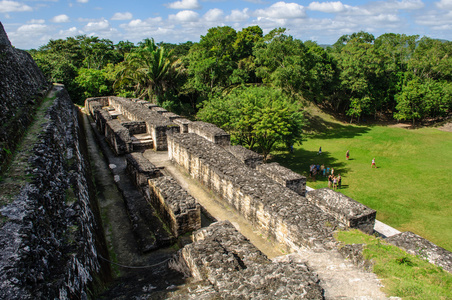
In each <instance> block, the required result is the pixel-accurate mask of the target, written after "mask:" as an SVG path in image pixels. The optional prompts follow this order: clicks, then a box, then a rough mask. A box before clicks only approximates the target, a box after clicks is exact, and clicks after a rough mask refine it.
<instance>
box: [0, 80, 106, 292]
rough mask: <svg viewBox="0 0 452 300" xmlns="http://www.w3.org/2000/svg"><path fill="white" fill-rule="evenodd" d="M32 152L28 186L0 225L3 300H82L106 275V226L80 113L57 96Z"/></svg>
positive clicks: (66, 99) (61, 94)
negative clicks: (102, 221) (101, 275)
mask: <svg viewBox="0 0 452 300" xmlns="http://www.w3.org/2000/svg"><path fill="white" fill-rule="evenodd" d="M43 121H45V123H44V124H43V127H42V132H41V133H40V134H39V136H37V141H36V143H35V144H34V146H33V152H32V153H30V157H29V163H30V168H29V169H27V172H28V175H29V178H30V181H29V182H24V183H23V185H22V187H21V188H20V192H19V194H18V195H17V196H15V197H14V199H13V201H12V203H11V204H9V205H7V206H5V207H3V208H1V210H0V211H1V214H2V215H3V217H6V218H7V221H6V223H5V224H4V226H3V227H2V228H0V298H1V299H69V298H76V299H83V298H87V295H88V294H89V292H88V289H89V286H90V285H91V284H94V283H93V281H94V280H95V278H96V277H98V276H99V275H98V274H99V273H100V272H101V266H103V268H106V269H108V268H109V266H108V265H106V264H105V262H103V261H100V260H99V255H102V256H103V257H108V253H107V252H106V251H103V250H101V249H102V248H101V246H100V245H101V244H102V243H104V242H103V235H102V229H101V227H100V223H99V222H100V217H99V215H98V211H97V205H96V204H95V202H94V199H95V198H94V192H93V190H92V188H93V187H92V186H91V183H90V182H92V181H91V179H90V172H89V166H88V165H87V162H86V159H85V156H84V152H85V151H86V149H84V147H83V140H82V138H81V136H80V135H79V134H80V128H79V124H78V119H77V110H76V109H75V107H74V105H73V104H72V101H71V100H70V99H69V96H68V94H67V92H66V91H65V90H64V89H63V88H60V92H59V94H58V95H57V97H56V98H55V100H53V102H52V104H51V106H50V108H49V109H48V110H47V112H46V118H45V120H43Z"/></svg>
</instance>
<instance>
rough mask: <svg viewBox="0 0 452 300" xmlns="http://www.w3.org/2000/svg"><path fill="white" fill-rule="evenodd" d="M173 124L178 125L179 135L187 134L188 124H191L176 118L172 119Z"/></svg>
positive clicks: (186, 120) (188, 121) (183, 119)
mask: <svg viewBox="0 0 452 300" xmlns="http://www.w3.org/2000/svg"><path fill="white" fill-rule="evenodd" d="M173 122H174V123H176V124H177V125H179V127H180V132H181V133H188V124H190V123H191V121H190V120H188V119H185V118H178V119H174V120H173Z"/></svg>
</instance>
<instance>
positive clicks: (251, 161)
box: [224, 145, 264, 169]
mask: <svg viewBox="0 0 452 300" xmlns="http://www.w3.org/2000/svg"><path fill="white" fill-rule="evenodd" d="M224 149H226V150H227V151H229V152H230V153H231V154H232V155H234V156H235V158H237V159H238V160H240V161H241V162H243V163H244V164H245V165H247V166H248V167H250V168H252V169H256V167H257V166H259V165H262V164H263V163H264V158H263V156H262V155H260V154H257V153H256V152H254V151H251V150H249V149H247V148H245V147H243V146H241V145H234V146H225V147H224Z"/></svg>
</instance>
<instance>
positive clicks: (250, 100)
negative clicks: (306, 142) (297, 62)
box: [197, 87, 304, 160]
mask: <svg viewBox="0 0 452 300" xmlns="http://www.w3.org/2000/svg"><path fill="white" fill-rule="evenodd" d="M197 117H198V119H200V120H203V121H206V122H210V123H213V124H216V125H217V126H219V127H221V128H223V129H225V130H226V131H228V132H230V133H231V135H232V136H233V138H234V139H235V140H236V141H237V142H238V143H239V144H242V145H244V146H246V147H248V148H250V149H254V148H257V149H259V150H260V151H261V153H262V154H263V156H264V159H265V160H266V159H267V157H268V155H269V154H270V151H272V150H273V149H274V146H275V145H276V144H277V143H278V142H282V143H284V144H285V145H286V146H287V147H289V146H290V145H293V144H294V143H297V142H300V141H301V136H302V126H303V123H304V118H303V113H302V108H301V106H300V104H299V103H298V102H293V101H290V100H289V99H288V97H287V96H285V95H284V93H282V92H281V91H280V90H278V89H274V88H268V87H243V88H238V89H235V90H233V91H232V92H231V93H230V94H228V95H226V96H223V97H215V98H212V99H211V100H209V101H205V102H204V103H203V107H202V109H201V110H200V111H199V112H198V115H197Z"/></svg>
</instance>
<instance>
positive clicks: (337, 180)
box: [328, 174, 342, 190]
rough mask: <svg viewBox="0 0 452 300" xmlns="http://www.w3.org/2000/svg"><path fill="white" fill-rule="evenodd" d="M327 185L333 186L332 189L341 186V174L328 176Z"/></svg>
mask: <svg viewBox="0 0 452 300" xmlns="http://www.w3.org/2000/svg"><path fill="white" fill-rule="evenodd" d="M328 187H329V188H331V187H333V190H336V189H340V188H341V187H342V177H341V174H339V175H337V176H334V175H330V176H328Z"/></svg>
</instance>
